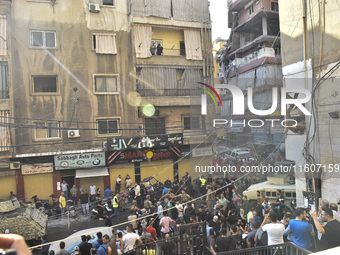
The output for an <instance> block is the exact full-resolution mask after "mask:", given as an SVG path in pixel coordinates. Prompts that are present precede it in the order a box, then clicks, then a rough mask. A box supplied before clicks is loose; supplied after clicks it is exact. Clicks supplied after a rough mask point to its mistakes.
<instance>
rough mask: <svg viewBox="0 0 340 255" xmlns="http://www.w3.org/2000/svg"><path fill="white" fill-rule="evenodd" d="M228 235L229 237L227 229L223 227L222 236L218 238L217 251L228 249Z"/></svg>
mask: <svg viewBox="0 0 340 255" xmlns="http://www.w3.org/2000/svg"><path fill="white" fill-rule="evenodd" d="M227 240H228V237H227V229H226V228H222V230H221V236H219V237H217V239H216V244H215V247H216V251H217V252H222V251H228V242H227Z"/></svg>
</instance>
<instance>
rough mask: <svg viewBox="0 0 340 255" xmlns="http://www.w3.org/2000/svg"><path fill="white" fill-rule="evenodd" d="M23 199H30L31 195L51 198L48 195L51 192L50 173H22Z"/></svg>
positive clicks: (51, 180)
mask: <svg viewBox="0 0 340 255" xmlns="http://www.w3.org/2000/svg"><path fill="white" fill-rule="evenodd" d="M24 187H25V189H24V190H25V201H27V202H29V201H32V199H31V197H33V196H35V195H37V197H38V198H39V199H49V200H50V201H52V199H51V198H50V197H49V196H50V195H51V194H52V193H53V178H52V173H50V174H30V175H24Z"/></svg>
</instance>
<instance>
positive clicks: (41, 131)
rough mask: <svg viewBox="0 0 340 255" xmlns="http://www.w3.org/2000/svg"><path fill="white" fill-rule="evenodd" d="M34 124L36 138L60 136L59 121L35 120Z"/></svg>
mask: <svg viewBox="0 0 340 255" xmlns="http://www.w3.org/2000/svg"><path fill="white" fill-rule="evenodd" d="M35 124H36V128H35V138H36V139H51V138H60V131H59V127H60V123H59V121H45V122H36V123H35Z"/></svg>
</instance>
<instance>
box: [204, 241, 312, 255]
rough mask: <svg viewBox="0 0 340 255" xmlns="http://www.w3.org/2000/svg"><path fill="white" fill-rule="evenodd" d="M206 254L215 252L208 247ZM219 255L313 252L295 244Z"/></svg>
mask: <svg viewBox="0 0 340 255" xmlns="http://www.w3.org/2000/svg"><path fill="white" fill-rule="evenodd" d="M205 254H208V255H210V254H211V255H213V252H212V251H211V250H210V249H209V247H206V252H205ZM217 254H218V255H231V254H232V255H306V254H312V252H311V251H309V250H306V249H304V248H302V247H300V246H297V245H296V244H294V243H290V242H288V243H283V244H278V245H270V246H260V247H252V248H247V249H241V250H233V251H225V252H217Z"/></svg>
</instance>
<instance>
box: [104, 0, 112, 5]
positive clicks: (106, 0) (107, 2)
mask: <svg viewBox="0 0 340 255" xmlns="http://www.w3.org/2000/svg"><path fill="white" fill-rule="evenodd" d="M103 5H104V6H115V0H103Z"/></svg>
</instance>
